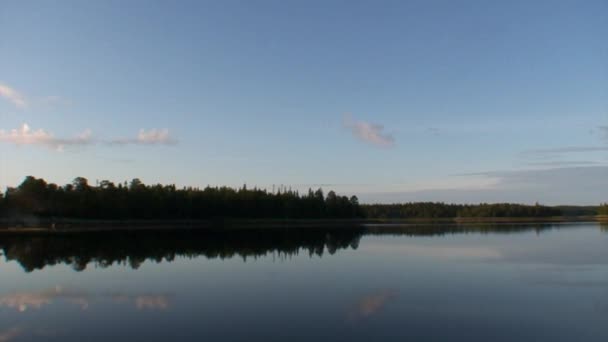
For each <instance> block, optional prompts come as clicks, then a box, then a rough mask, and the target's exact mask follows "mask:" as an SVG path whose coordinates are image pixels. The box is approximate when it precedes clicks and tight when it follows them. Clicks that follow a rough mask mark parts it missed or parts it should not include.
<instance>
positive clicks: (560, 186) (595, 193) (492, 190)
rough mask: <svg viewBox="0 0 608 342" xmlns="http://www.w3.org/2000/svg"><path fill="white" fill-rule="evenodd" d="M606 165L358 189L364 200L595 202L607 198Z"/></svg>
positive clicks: (489, 173)
mask: <svg viewBox="0 0 608 342" xmlns="http://www.w3.org/2000/svg"><path fill="white" fill-rule="evenodd" d="M606 175H608V166H602V165H599V164H598V165H597V166H574V167H554V168H542V169H527V170H510V171H489V172H478V173H469V174H464V176H475V178H476V179H480V181H483V180H484V179H487V180H491V182H490V183H489V184H490V185H491V186H488V187H485V188H484V187H474V186H471V187H462V188H458V189H455V188H449V187H445V188H439V187H437V188H434V189H431V188H429V189H421V190H418V191H406V190H396V191H390V192H389V191H378V192H367V193H364V192H361V193H360V194H359V195H358V197H359V200H360V201H361V202H364V203H370V202H371V203H378V202H409V201H423V202H424V201H439V202H454V203H480V202H488V203H491V202H516V203H528V204H532V203H534V202H540V203H544V204H550V205H557V204H594V205H596V204H598V203H602V202H605V201H606V191H605V189H607V188H608V178H607V177H606Z"/></svg>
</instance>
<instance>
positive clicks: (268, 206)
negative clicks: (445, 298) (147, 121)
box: [0, 176, 608, 220]
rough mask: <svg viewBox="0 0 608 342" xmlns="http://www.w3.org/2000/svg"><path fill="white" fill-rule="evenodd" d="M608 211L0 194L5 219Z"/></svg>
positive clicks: (331, 197)
mask: <svg viewBox="0 0 608 342" xmlns="http://www.w3.org/2000/svg"><path fill="white" fill-rule="evenodd" d="M597 214H599V215H608V204H602V205H600V206H599V207H592V206H586V207H576V206H561V207H549V206H543V205H539V204H536V205H522V204H512V203H494V204H486V203H481V204H475V205H469V204H466V205H465V204H446V203H437V202H413V203H402V204H370V205H360V204H359V201H358V199H357V197H356V196H351V197H346V196H339V195H337V194H336V193H335V192H333V191H329V192H328V193H327V194H324V192H323V190H322V189H317V190H315V191H313V190H312V189H310V190H308V192H307V193H305V194H300V193H298V192H297V191H292V190H290V189H282V188H281V189H280V190H279V191H277V192H269V191H266V190H263V189H258V188H252V189H249V188H247V186H245V185H244V186H243V187H241V188H239V189H234V188H230V187H210V186H208V187H206V188H204V189H199V188H193V187H184V188H181V189H178V188H176V187H175V185H161V184H155V185H146V184H144V183H142V182H141V181H140V180H139V179H137V178H136V179H133V180H132V181H131V182H129V183H127V182H125V183H119V184H118V185H116V184H114V183H112V182H110V181H107V180H104V181H101V182H98V183H97V184H96V185H95V186H93V185H90V184H89V182H88V180H87V179H86V178H83V177H77V178H75V179H74V181H73V182H72V183H70V184H66V185H64V186H58V185H56V184H53V183H47V182H46V181H45V180H44V179H42V178H36V177H33V176H27V177H26V178H25V180H24V181H23V182H22V183H21V184H20V185H19V186H17V187H15V188H8V189H7V190H6V192H5V193H4V194H1V193H0V217H5V218H6V217H9V218H20V217H39V218H74V219H104V220H121V219H213V218H252V219H253V218H281V219H331V218H364V217H365V218H379V219H407V218H454V217H549V216H560V215H597Z"/></svg>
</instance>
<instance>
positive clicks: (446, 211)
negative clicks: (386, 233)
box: [363, 202, 562, 219]
mask: <svg viewBox="0 0 608 342" xmlns="http://www.w3.org/2000/svg"><path fill="white" fill-rule="evenodd" d="M363 211H364V212H365V214H366V215H367V216H368V217H374V218H387V219H391V218H407V217H413V218H418V217H420V218H423V217H426V218H448V217H549V216H559V215H561V214H562V211H561V210H560V209H558V208H555V207H547V206H542V205H539V204H536V205H523V204H512V203H495V204H486V203H481V204H475V205H470V204H446V203H435V202H416V203H403V204H373V205H364V206H363Z"/></svg>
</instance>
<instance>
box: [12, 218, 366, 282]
mask: <svg viewBox="0 0 608 342" xmlns="http://www.w3.org/2000/svg"><path fill="white" fill-rule="evenodd" d="M360 237H361V230H360V229H358V228H353V229H334V230H327V229H325V230H317V229H314V230H312V229H306V230H303V229H298V230H293V229H290V230H259V231H240V232H234V231H233V232H230V233H222V232H204V233H203V232H193V231H179V232H120V233H118V232H117V233H88V234H74V235H62V236H57V235H56V236H48V235H47V236H11V237H8V236H6V237H2V238H0V249H1V250H2V251H3V254H4V255H5V257H6V259H7V261H10V260H16V261H17V262H19V263H20V264H21V266H22V267H23V268H24V269H25V270H26V271H28V272H31V271H34V270H36V269H42V268H44V267H45V266H51V265H56V264H68V265H71V266H72V267H73V268H74V269H75V270H77V271H82V270H84V269H86V267H87V266H88V265H89V264H93V265H95V266H96V267H102V268H103V267H108V266H110V265H113V264H127V265H129V266H131V267H132V268H134V269H136V268H138V267H139V266H140V265H141V264H142V263H143V262H144V261H146V260H150V261H156V262H161V261H163V260H165V261H172V260H173V259H175V258H176V257H186V258H196V257H200V256H204V257H206V258H209V259H215V258H220V259H224V258H233V257H237V256H238V257H242V258H243V259H246V258H248V257H253V258H256V257H259V256H264V255H268V254H273V253H276V254H277V255H278V257H280V258H282V257H285V256H290V255H295V254H298V253H299V252H301V251H305V252H307V253H308V254H310V255H311V256H312V255H319V256H322V255H323V253H324V252H325V251H327V252H328V253H330V254H334V253H335V252H336V251H337V250H339V249H346V248H349V247H351V248H353V249H355V248H357V247H358V244H359V239H360Z"/></svg>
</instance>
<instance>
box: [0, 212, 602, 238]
mask: <svg viewBox="0 0 608 342" xmlns="http://www.w3.org/2000/svg"><path fill="white" fill-rule="evenodd" d="M11 221H12V222H11ZM26 221H30V222H24V223H19V224H15V220H6V219H5V220H1V219H0V234H21V233H87V232H116V231H125V232H128V231H170V230H197V231H234V230H249V229H290V228H292V229H303V228H308V229H314V228H328V229H329V228H343V229H349V228H356V227H365V226H368V225H411V224H439V225H443V224H445V225H452V224H456V225H458V224H509V223H522V224H525V223H531V224H532V223H568V222H600V223H602V222H606V223H608V216H606V215H598V216H553V217H454V218H409V219H216V220H77V219H57V220H54V221H52V220H50V219H38V220H36V219H30V220H26Z"/></svg>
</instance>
